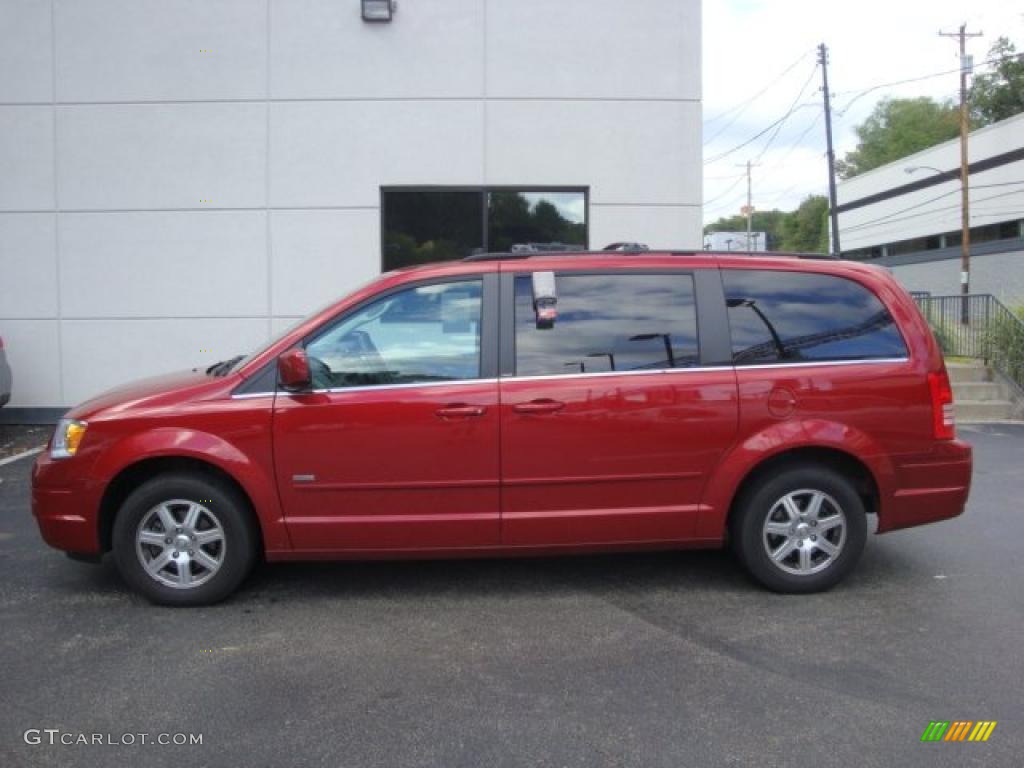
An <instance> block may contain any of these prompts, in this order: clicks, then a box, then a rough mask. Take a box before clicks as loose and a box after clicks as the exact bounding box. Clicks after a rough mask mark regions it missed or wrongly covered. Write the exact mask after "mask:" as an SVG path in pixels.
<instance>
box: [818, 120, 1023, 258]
mask: <svg viewBox="0 0 1024 768" xmlns="http://www.w3.org/2000/svg"><path fill="white" fill-rule="evenodd" d="M1018 149H1024V114H1020V115H1016V116H1015V117H1011V118H1009V119H1007V120H1003V121H1001V122H999V123H994V124H993V125H989V126H986V127H985V128H981V129H979V130H977V131H974V132H972V133H971V135H970V140H969V142H968V160H969V161H970V162H971V163H976V162H978V161H980V160H985V159H987V158H991V157H993V156H995V155H1001V154H1004V153H1007V152H1010V151H1012V150H1018ZM925 166H930V167H925ZM911 167H919V168H920V170H917V171H915V172H914V173H907V171H906V169H907V168H911ZM932 168H936V169H938V170H940V171H953V172H954V175H953V176H951V177H950V179H949V181H945V182H941V183H938V184H934V185H931V186H928V187H926V188H924V189H919V190H916V191H913V192H908V193H906V194H901V195H898V196H895V197H890V198H889V199H887V200H882V201H879V202H875V203H870V204H867V205H863V206H861V207H857V208H853V209H850V210H847V211H843V210H842V206H843V205H846V204H849V203H851V202H854V201H857V200H861V199H863V198H866V197H869V196H871V195H875V194H878V193H880V192H885V191H886V190H890V189H894V188H897V187H901V186H903V185H905V184H908V183H911V182H914V181H918V180H921V179H927V178H934V177H935V176H936V175H937V174H936V173H935V171H934V170H931V169H932ZM959 169H960V141H959V139H954V140H953V141H947V142H944V143H942V144H938V145H936V146H934V147H931V148H930V149H926V150H924V151H922V152H917V153H916V154H913V155H910V156H909V157H905V158H903V159H901V160H898V161H896V162H894V163H889V164H888V165H884V166H882V167H880V168H876V169H874V170H872V171H868V172H867V173H863V174H861V175H859V176H855V177H853V178H852V179H847V180H846V181H843V182H841V183H840V184H839V186H838V188H837V190H836V192H837V197H838V203H839V210H840V213H839V233H840V235H841V238H842V242H841V245H842V249H843V251H853V250H858V249H861V248H870V247H872V246H877V245H882V244H885V243H892V242H898V241H901V240H911V239H915V238H919V237H928V236H931V235H936V234H940V233H943V232H952V231H959V230H960V227H961V212H960V180H959ZM1022 180H1024V158H1020V159H1018V160H1015V161H1014V162H1010V163H1006V164H1003V165H999V166H997V167H995V168H990V169H988V170H984V171H980V172H977V173H972V174H971V175H970V178H969V184H968V191H969V195H970V206H969V209H970V217H971V218H970V222H971V226H972V227H980V226H984V225H986V224H994V223H997V222H1000V221H1012V220H1015V219H1021V218H1024V183H1021V182H1022Z"/></svg>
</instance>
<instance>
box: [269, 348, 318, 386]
mask: <svg viewBox="0 0 1024 768" xmlns="http://www.w3.org/2000/svg"><path fill="white" fill-rule="evenodd" d="M277 374H278V378H279V379H280V381H281V386H282V387H284V388H285V389H287V390H288V391H289V392H295V391H298V390H302V389H308V388H309V385H310V383H311V378H310V374H309V360H308V358H307V357H306V350H304V349H300V348H295V349H289V350H288V351H287V352H285V353H283V354H282V355H281V356H280V357H278V358H277Z"/></svg>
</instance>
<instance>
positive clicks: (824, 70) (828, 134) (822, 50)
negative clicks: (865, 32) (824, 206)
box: [818, 43, 840, 258]
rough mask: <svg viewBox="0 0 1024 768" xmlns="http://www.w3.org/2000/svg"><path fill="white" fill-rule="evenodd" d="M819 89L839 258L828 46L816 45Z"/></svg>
mask: <svg viewBox="0 0 1024 768" xmlns="http://www.w3.org/2000/svg"><path fill="white" fill-rule="evenodd" d="M818 63H819V64H821V90H822V93H823V94H824V95H825V146H826V150H827V152H828V215H829V220H830V222H831V224H832V227H831V228H832V255H833V256H835V257H836V258H839V254H840V251H839V211H838V210H836V209H837V205H838V203H837V202H836V153H835V152H833V151H832V100H831V99H830V98H829V95H828V47H827V46H826V45H825V44H824V43H822V44H821V45H819V46H818Z"/></svg>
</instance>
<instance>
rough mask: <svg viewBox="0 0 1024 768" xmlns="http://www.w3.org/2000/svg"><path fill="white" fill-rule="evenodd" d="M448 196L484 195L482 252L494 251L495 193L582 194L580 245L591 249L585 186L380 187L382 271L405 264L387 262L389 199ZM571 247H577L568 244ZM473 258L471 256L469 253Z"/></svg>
mask: <svg viewBox="0 0 1024 768" xmlns="http://www.w3.org/2000/svg"><path fill="white" fill-rule="evenodd" d="M395 192H401V193H430V192H436V193H446V192H469V193H476V194H478V195H479V196H480V219H481V220H480V226H481V238H480V239H481V243H480V246H479V247H480V248H481V249H482V252H489V251H492V250H494V249H491V248H490V205H489V203H490V198H489V195H490V194H492V193H500V192H514V193H520V194H546V193H547V194H580V195H582V196H583V222H582V223H583V243H581V244H578V245H579V248H580V250H587V249H589V247H590V187H589V186H584V185H545V184H535V185H530V184H486V185H458V184H456V185H447V184H441V185H424V184H411V185H386V186H381V187H380V270H381V272H388V271H390V270H393V269H400V268H401V267H402V266H405V265H389V264H388V263H387V256H388V254H387V242H388V241H387V233H388V229H387V216H388V204H387V197H388V195H389V194H391V193H395ZM567 245H574V246H575V245H577V244H572V243H567ZM465 255H467V256H468V255H469V254H465ZM425 263H430V262H425Z"/></svg>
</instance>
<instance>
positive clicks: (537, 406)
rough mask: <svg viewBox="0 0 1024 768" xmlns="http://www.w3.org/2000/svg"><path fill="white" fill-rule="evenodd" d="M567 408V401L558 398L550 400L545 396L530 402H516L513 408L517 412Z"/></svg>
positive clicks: (550, 411)
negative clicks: (560, 400) (563, 401)
mask: <svg viewBox="0 0 1024 768" xmlns="http://www.w3.org/2000/svg"><path fill="white" fill-rule="evenodd" d="M563 408H565V403H560V402H559V401H558V400H549V399H547V398H544V399H542V400H531V401H530V402H528V403H516V404H515V405H513V406H512V410H513V411H515V412H516V413H525V414H532V413H557V412H558V411H560V410H562V409H563Z"/></svg>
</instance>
